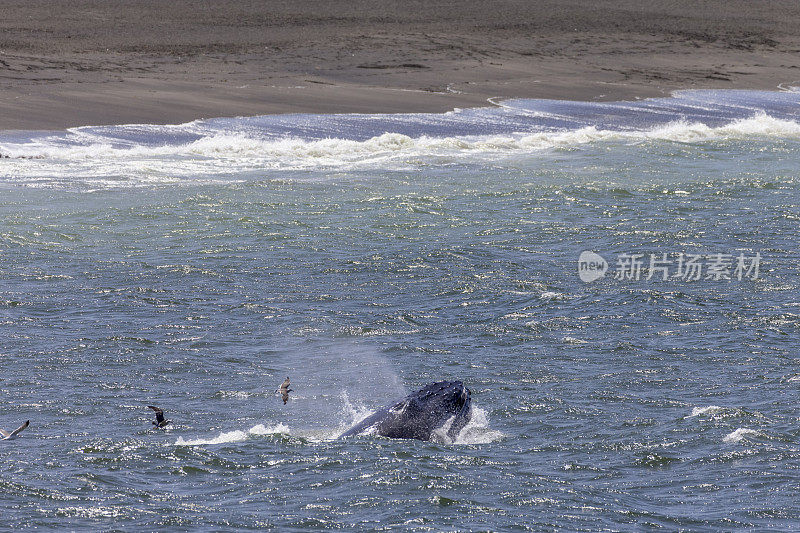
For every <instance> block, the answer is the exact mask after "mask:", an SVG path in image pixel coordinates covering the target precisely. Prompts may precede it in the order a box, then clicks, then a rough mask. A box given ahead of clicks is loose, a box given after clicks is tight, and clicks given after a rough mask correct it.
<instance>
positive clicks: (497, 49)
mask: <svg viewBox="0 0 800 533" xmlns="http://www.w3.org/2000/svg"><path fill="white" fill-rule="evenodd" d="M584 4H585V2H578V1H568V2H561V1H549V0H548V1H541V2H528V1H522V0H520V1H500V2H477V1H474V0H466V1H461V2H439V3H434V2H419V1H410V2H404V3H397V2H378V1H369V0H355V1H349V2H338V1H337V2H329V3H326V4H324V5H323V6H320V5H318V3H317V2H311V1H306V0H300V1H293V2H275V1H266V2H264V1H256V0H231V1H226V2H211V1H207V2H198V1H188V0H177V1H170V2H163V1H161V0H132V1H120V0H77V1H75V2H67V1H63V0H62V1H56V2H52V1H45V0H10V1H6V2H4V3H3V16H2V17H1V18H0V129H58V128H65V127H69V126H79V125H88V124H119V123H137V122H139V123H179V122H186V121H189V120H193V119H197V118H208V117H215V116H236V115H258V114H267V113H295V112H297V113H301V112H314V113H351V112H387V113H388V112H423V111H445V110H449V109H452V108H454V107H468V106H480V105H487V104H488V102H487V100H488V99H490V98H491V99H494V98H500V99H501V98H512V97H527V98H566V99H580V100H618V99H632V98H641V97H650V96H659V95H665V94H669V93H670V92H671V91H673V90H675V89H690V88H720V89H777V88H781V87H787V86H791V85H800V60H798V52H800V31H798V28H800V4H798V3H797V2H794V1H774V2H746V1H740V0H733V1H724V0H710V1H705V2H702V3H701V4H702V5H701V7H697V3H696V2H689V1H688V0H678V1H674V2H661V3H655V2H653V3H644V2H640V1H638V0H637V1H634V0H630V1H623V0H616V1H611V0H607V1H597V2H592V3H591V6H586V5H584ZM645 4H646V5H645Z"/></svg>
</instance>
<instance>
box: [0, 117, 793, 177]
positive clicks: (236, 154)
mask: <svg viewBox="0 0 800 533" xmlns="http://www.w3.org/2000/svg"><path fill="white" fill-rule="evenodd" d="M753 137H777V138H800V123H797V122H794V121H789V120H781V119H777V118H773V117H770V116H768V115H767V114H765V113H759V114H757V115H755V116H753V117H751V118H746V119H740V120H736V121H734V122H731V123H729V124H726V125H723V126H719V127H711V126H707V125H704V124H702V123H699V122H685V121H677V122H673V123H670V124H667V125H663V126H657V127H655V128H652V129H647V130H642V131H617V130H603V129H598V128H596V127H595V126H588V127H583V128H579V129H575V130H566V131H555V132H554V131H542V132H534V133H527V134H525V133H519V134H513V135H489V136H486V135H483V136H480V135H478V136H457V137H435V136H426V135H423V136H419V137H410V136H408V135H404V134H400V133H384V134H382V135H377V136H375V137H372V138H369V139H366V140H362V141H356V140H350V139H341V138H328V139H318V140H304V139H300V138H293V137H284V138H278V139H276V138H259V137H257V136H249V135H244V134H237V133H230V132H226V131H223V132H213V131H212V132H207V134H206V135H205V136H203V137H202V138H200V139H197V140H195V141H192V142H188V143H185V144H175V145H169V144H167V145H162V146H136V145H133V146H131V145H114V144H112V143H110V142H108V140H107V139H103V140H102V141H101V142H92V136H91V135H88V134H83V135H81V136H80V137H79V139H78V140H79V141H80V142H76V141H77V140H76V139H73V142H72V143H70V142H69V139H67V140H65V139H63V138H61V137H57V136H54V137H52V138H47V137H46V138H43V139H37V140H35V141H32V142H27V143H20V144H13V143H0V153H3V154H7V155H9V156H11V157H12V158H14V157H26V158H37V159H25V160H24V161H25V162H26V164H28V165H32V166H39V167H41V166H42V165H43V164H45V163H44V162H42V161H41V159H56V160H68V161H80V160H82V159H92V160H96V159H109V158H112V159H114V158H116V159H125V160H142V159H145V160H147V159H153V158H164V157H173V158H174V157H181V158H198V157H199V158H208V159H212V160H219V159H234V160H237V161H240V162H242V163H243V164H245V165H247V164H248V163H250V164H253V165H257V166H259V167H261V168H263V167H265V166H266V168H304V167H307V166H309V165H314V166H319V165H330V166H337V165H342V164H353V163H356V162H375V161H382V160H384V159H387V158H389V159H392V158H396V157H398V156H402V157H421V156H437V155H440V156H448V155H449V156H452V155H458V154H462V155H463V154H470V153H472V154H481V153H519V152H523V153H524V152H535V151H539V150H547V149H553V148H569V147H574V146H579V145H582V144H586V143H593V142H605V141H623V142H641V141H674V142H686V143H692V142H706V141H719V140H731V139H749V138H753ZM219 170H229V168H228V166H227V165H223V166H221V168H220V169H219Z"/></svg>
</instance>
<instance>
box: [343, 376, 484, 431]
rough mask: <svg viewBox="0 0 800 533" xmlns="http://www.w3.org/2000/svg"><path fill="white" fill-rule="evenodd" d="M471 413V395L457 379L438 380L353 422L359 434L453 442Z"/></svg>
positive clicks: (352, 429) (354, 428)
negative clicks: (359, 420)
mask: <svg viewBox="0 0 800 533" xmlns="http://www.w3.org/2000/svg"><path fill="white" fill-rule="evenodd" d="M471 416H472V397H471V395H470V391H469V389H468V388H466V387H465V386H464V384H463V383H462V382H460V381H440V382H438V383H431V384H430V385H428V386H426V387H424V388H422V389H420V390H418V391H417V392H414V393H412V394H409V395H408V396H406V397H405V398H404V399H402V400H400V401H399V402H397V403H395V404H392V405H390V406H389V407H386V408H384V409H381V410H379V411H377V412H376V413H374V414H373V415H371V416H369V417H367V418H366V419H365V420H363V421H361V422H360V423H359V424H357V425H355V426H354V427H352V428H351V429H349V430H348V431H347V432H345V433H344V434H343V435H342V436H343V437H347V436H350V435H358V434H362V433H367V434H375V435H380V436H382V437H389V438H395V439H418V440H440V439H441V440H449V441H451V442H452V441H453V440H455V438H456V437H457V436H458V434H459V432H460V431H461V430H462V429H463V428H464V426H466V425H467V423H468V422H469V420H470V417H471Z"/></svg>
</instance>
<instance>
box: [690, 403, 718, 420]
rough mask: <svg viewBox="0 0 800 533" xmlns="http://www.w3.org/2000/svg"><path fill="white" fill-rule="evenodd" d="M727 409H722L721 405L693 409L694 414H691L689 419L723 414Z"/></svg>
mask: <svg viewBox="0 0 800 533" xmlns="http://www.w3.org/2000/svg"><path fill="white" fill-rule="evenodd" d="M724 409H725V408H724V407H720V406H719V405H707V406H705V407H693V408H692V414H690V415H689V416H688V417H687V418H691V417H693V416H701V415H714V414H717V413H719V412H722V411H723V410H724Z"/></svg>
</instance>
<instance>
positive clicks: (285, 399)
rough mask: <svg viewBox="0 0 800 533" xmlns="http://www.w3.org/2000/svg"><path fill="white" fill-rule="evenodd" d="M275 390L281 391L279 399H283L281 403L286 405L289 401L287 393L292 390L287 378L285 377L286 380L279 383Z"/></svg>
mask: <svg viewBox="0 0 800 533" xmlns="http://www.w3.org/2000/svg"><path fill="white" fill-rule="evenodd" d="M275 392H280V393H281V399H282V400H283V405H286V402H288V401H289V393H290V392H292V389H290V388H289V378H288V377H287V378H286V381H284V382H283V383H281V387H280V388H279V389H278V390H276V391H275Z"/></svg>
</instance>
